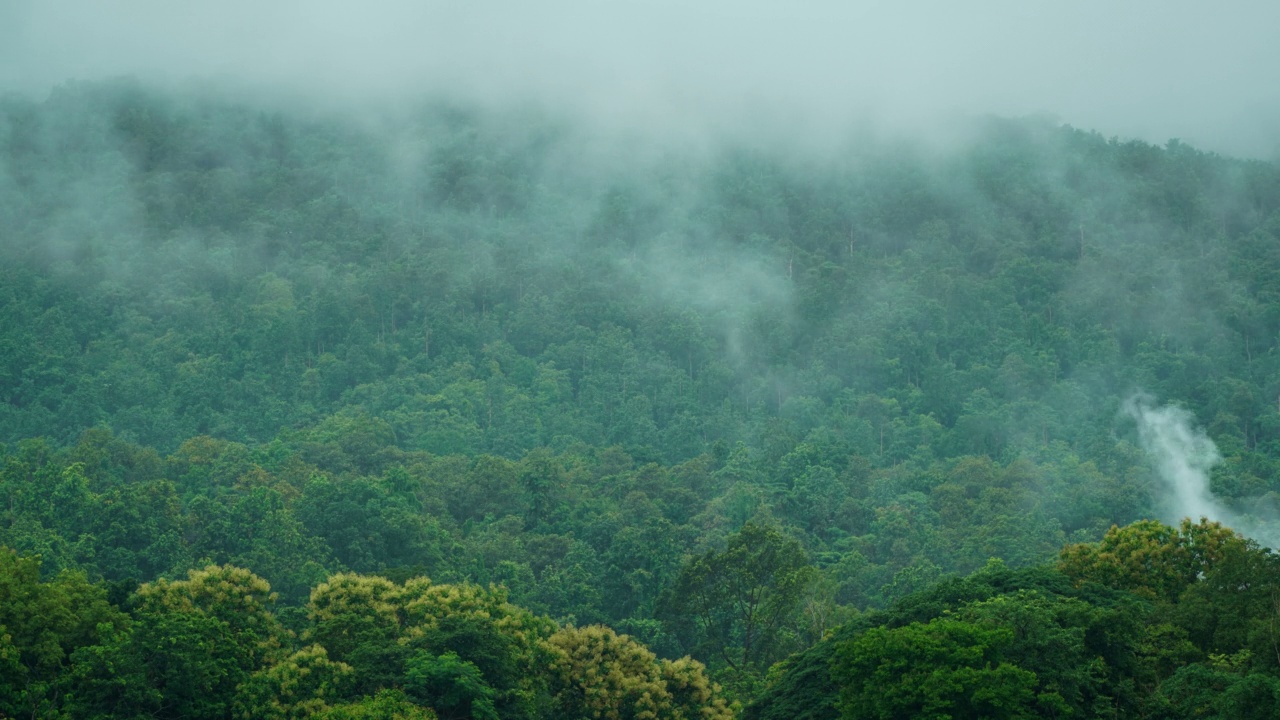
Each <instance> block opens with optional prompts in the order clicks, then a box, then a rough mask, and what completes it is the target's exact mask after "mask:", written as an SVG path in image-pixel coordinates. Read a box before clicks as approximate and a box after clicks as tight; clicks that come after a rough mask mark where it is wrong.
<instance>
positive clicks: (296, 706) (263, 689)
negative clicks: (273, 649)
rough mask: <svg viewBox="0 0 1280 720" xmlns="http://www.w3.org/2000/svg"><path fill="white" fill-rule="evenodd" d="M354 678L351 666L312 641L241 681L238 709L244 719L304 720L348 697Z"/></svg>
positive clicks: (235, 706)
mask: <svg viewBox="0 0 1280 720" xmlns="http://www.w3.org/2000/svg"><path fill="white" fill-rule="evenodd" d="M350 681H351V666H349V665H347V664H345V663H340V662H334V661H332V660H330V659H329V654H328V653H327V652H325V649H324V648H323V647H321V646H319V645H309V646H307V647H305V648H303V649H301V650H299V651H297V652H295V653H293V654H292V655H290V656H289V657H287V658H285V659H284V660H282V661H280V662H278V663H276V664H275V665H272V666H270V667H266V668H263V669H261V670H258V671H257V672H255V673H254V674H253V675H251V676H250V677H249V679H248V680H247V681H246V682H244V683H243V684H241V685H240V687H239V688H238V689H237V690H236V699H235V703H234V706H233V707H234V713H235V715H236V716H237V717H240V718H244V720H303V719H304V718H310V717H313V716H315V715H316V714H317V713H320V712H323V711H324V710H327V709H328V708H329V707H331V705H332V704H334V703H337V702H338V701H340V700H342V699H343V698H345V696H346V694H347V688H348V686H349V685H350V684H351V682H350Z"/></svg>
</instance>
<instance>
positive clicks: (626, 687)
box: [546, 625, 733, 720]
mask: <svg viewBox="0 0 1280 720" xmlns="http://www.w3.org/2000/svg"><path fill="white" fill-rule="evenodd" d="M546 645H547V646H548V647H549V648H550V649H551V651H552V654H553V658H554V659H553V660H552V662H551V668H550V669H551V690H552V693H553V697H554V703H555V711H556V717H559V718H564V719H565V720H579V719H582V720H586V719H590V720H659V719H663V720H668V719H669V720H686V719H688V720H693V719H694V718H703V719H705V720H728V719H729V718H732V717H733V713H732V711H731V710H730V709H729V707H728V705H727V704H726V703H725V701H724V699H723V698H721V697H719V693H718V688H716V687H715V686H714V685H713V684H712V683H711V682H710V681H709V680H708V679H707V677H706V673H705V672H704V668H703V666H702V665H701V663H698V662H696V661H694V660H691V659H689V658H684V659H682V660H677V661H674V662H670V661H665V660H664V661H661V662H660V661H658V659H657V657H656V656H655V655H654V654H653V653H652V652H650V651H649V649H648V648H646V647H645V646H644V645H642V644H641V643H639V642H636V641H635V640H633V639H632V638H631V637H629V636H627V635H618V634H617V633H615V632H614V631H613V630H611V629H609V628H607V627H604V626H601V625H592V626H588V627H583V628H575V627H572V626H570V627H565V628H562V629H561V630H559V631H558V632H556V633H555V634H554V635H552V636H551V637H550V638H548V639H547V640H546Z"/></svg>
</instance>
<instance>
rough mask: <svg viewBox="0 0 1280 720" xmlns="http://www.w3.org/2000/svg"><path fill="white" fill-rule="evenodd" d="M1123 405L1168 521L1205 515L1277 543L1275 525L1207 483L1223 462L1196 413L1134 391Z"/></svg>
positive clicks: (1174, 522) (1256, 536)
mask: <svg viewBox="0 0 1280 720" xmlns="http://www.w3.org/2000/svg"><path fill="white" fill-rule="evenodd" d="M1123 410H1124V412H1125V414H1126V415H1128V416H1129V417H1130V418H1132V419H1133V420H1134V422H1136V423H1137V427H1138V437H1139V439H1140V441H1141V443H1142V448H1143V450H1144V451H1146V453H1147V455H1148V456H1150V458H1151V460H1152V462H1153V463H1154V465H1155V470H1156V473H1157V474H1158V475H1159V476H1160V480H1161V481H1162V482H1163V485H1164V487H1163V490H1164V492H1163V496H1162V497H1160V498H1158V499H1157V501H1158V505H1159V506H1160V507H1161V508H1162V509H1163V511H1164V514H1165V517H1164V520H1166V521H1167V522H1169V523H1171V524H1173V525H1175V526H1176V525H1177V524H1178V523H1179V522H1181V521H1182V520H1183V519H1184V518H1189V519H1190V520H1191V521H1192V522H1195V521H1198V520H1200V519H1201V518H1206V519H1208V520H1212V521H1214V522H1219V523H1222V524H1223V525H1226V526H1227V527H1230V528H1232V529H1233V530H1236V531H1238V532H1240V533H1242V534H1244V535H1246V536H1248V537H1252V538H1253V539H1255V540H1258V541H1259V542H1262V543H1264V544H1266V545H1268V546H1270V547H1277V546H1280V533H1277V532H1276V528H1275V526H1274V524H1272V523H1267V522H1265V521H1264V520H1262V519H1259V518H1256V517H1252V516H1247V515H1244V514H1241V513H1238V512H1236V511H1234V510H1232V509H1231V508H1229V507H1227V506H1226V505H1225V504H1224V503H1223V502H1222V501H1221V500H1220V499H1219V498H1218V497H1216V496H1215V495H1214V493H1213V490H1212V489H1211V487H1210V473H1211V471H1212V470H1213V468H1214V467H1215V466H1216V465H1218V464H1219V463H1221V462H1222V455H1221V453H1219V451H1218V446H1217V445H1216V444H1215V443H1214V442H1213V440H1212V439H1211V438H1210V437H1209V436H1208V435H1207V434H1205V432H1204V430H1203V429H1201V428H1200V427H1199V426H1197V425H1196V421H1195V416H1193V415H1192V414H1191V413H1190V412H1189V411H1187V410H1186V409H1184V408H1181V407H1178V406H1176V405H1163V406H1159V405H1156V404H1154V400H1153V398H1151V397H1149V396H1146V395H1142V394H1139V395H1134V396H1133V397H1130V398H1129V399H1128V400H1126V401H1125V403H1124V406H1123Z"/></svg>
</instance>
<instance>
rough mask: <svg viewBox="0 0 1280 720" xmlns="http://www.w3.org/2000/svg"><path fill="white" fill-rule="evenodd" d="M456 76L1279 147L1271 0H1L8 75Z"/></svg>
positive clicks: (437, 85)
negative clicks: (1047, 119)
mask: <svg viewBox="0 0 1280 720" xmlns="http://www.w3.org/2000/svg"><path fill="white" fill-rule="evenodd" d="M121 74H133V75H137V76H139V77H142V78H144V79H157V80H166V81H173V80H182V79H184V78H187V77H191V76H196V77H202V78H214V79H218V80H234V81H236V82H248V83H251V84H254V85H256V86H259V87H269V88H290V89H296V90H299V91H303V92H307V93H312V94H315V95H318V96H324V97H326V98H329V99H333V100H337V101H340V102H350V103H357V102H362V101H367V100H368V99H369V98H370V97H377V96H392V97H394V96H403V95H406V94H410V93H420V92H422V91H433V90H441V89H444V90H448V91H451V92H455V93H465V94H470V95H474V96H476V97H477V98H480V99H487V100H499V101H502V100H508V99H510V100H529V99H534V100H538V101H542V102H546V103H553V104H555V105H558V106H562V107H565V108H568V109H571V110H584V111H589V112H591V113H592V114H593V115H594V116H596V117H598V118H600V119H604V120H608V121H618V122H622V121H625V122H629V123H633V124H638V125H641V126H643V125H644V124H646V123H649V124H653V125H654V126H655V127H656V126H660V125H663V124H666V125H672V126H679V125H682V124H683V125H690V126H715V125H716V124H717V123H727V122H735V121H736V120H737V119H740V118H741V117H742V116H752V115H758V116H761V117H763V116H770V117H773V118H775V121H776V120H779V119H780V120H782V121H783V122H787V121H789V120H795V121H796V122H797V126H799V124H802V123H808V124H810V125H815V126H818V125H820V126H838V125H841V124H843V123H846V122H848V121H850V120H851V119H853V118H862V117H864V116H874V117H876V118H877V119H879V120H881V121H884V122H886V123H889V124H892V125H900V126H904V127H914V126H925V125H929V124H931V123H935V122H937V121H938V119H939V118H948V117H951V116H953V115H955V114H957V113H958V114H962V115H964V114H981V113H996V114H1001V115H1025V114H1048V115H1052V116H1054V117H1057V118H1059V119H1061V120H1062V121H1064V122H1068V123H1070V124H1072V125H1075V126H1078V127H1084V128H1089V129H1096V130H1098V131H1100V132H1102V133H1103V134H1105V135H1119V136H1135V137H1141V138H1143V139H1146V140H1150V141H1152V142H1158V143H1163V142H1164V141H1165V140H1167V139H1169V138H1171V137H1179V138H1182V139H1183V140H1186V141H1188V142H1191V143H1193V144H1196V145H1198V146H1201V147H1205V148H1208V149H1213V150H1217V151H1220V152H1226V153H1232V154H1243V155H1251V156H1260V157H1268V158H1274V157H1277V156H1280V1H1277V0H1267V1H1257V2H1253V1H1251V2H1225V1H1224V2H1218V3H1209V2H1204V1H1202V0H1201V1H1195V2H1190V1H1184V0H1162V1H1159V2H1157V1H1154V0H1108V1H1106V2H1103V1H1100V0H1062V1H1060V2H1052V3H1050V2H1034V1H1032V0H1022V1H1020V2H1015V1H1013V0H991V1H987V2H958V1H955V0H951V1H943V0H935V1H929V2H924V1H920V2H913V1H910V0H897V1H894V2H858V1H856V0H847V1H844V2H836V1H822V2H819V1H817V0H808V1H806V0H791V1H790V2H781V1H780V2H762V1H761V0H732V1H730V0H706V1H704V2H697V1H696V0H683V1H677V0H646V1H644V2H640V1H633V0H595V1H588V0H548V1H546V2H538V1H537V0H505V1H500V0H451V1H441V0H420V1H418V2H410V1H408V0H365V1H364V2H359V3H357V2H335V1H323V0H313V1H303V0H274V1H273V0H253V1H249V0H220V1H219V2H196V1H195V0H0V87H3V88H5V89H14V90H21V91H27V92H35V93H39V92H43V91H44V90H47V89H48V88H49V87H50V86H51V85H55V84H57V83H60V82H63V81H65V80H68V79H89V78H95V77H102V76H111V75H121Z"/></svg>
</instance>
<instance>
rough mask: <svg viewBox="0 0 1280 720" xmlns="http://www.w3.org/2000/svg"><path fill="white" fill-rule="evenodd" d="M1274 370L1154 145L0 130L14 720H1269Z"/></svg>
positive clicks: (974, 127) (293, 120)
mask: <svg viewBox="0 0 1280 720" xmlns="http://www.w3.org/2000/svg"><path fill="white" fill-rule="evenodd" d="M1278 345H1280V166H1277V165H1276V164H1275V163H1269V162H1263V161H1245V160H1236V159H1231V158H1224V157H1220V156H1217V155H1214V154H1209V153H1204V152H1201V151H1198V150H1196V149H1194V148H1192V147H1189V146H1188V145H1185V144H1183V143H1180V142H1178V141H1170V142H1169V143H1167V144H1166V145H1165V146H1163V147H1161V146H1153V145H1150V144H1146V143H1143V142H1139V141H1127V140H1120V139H1109V138H1107V137H1104V136H1102V135H1100V134H1097V133H1092V132H1087V131H1082V130H1078V129H1074V128H1071V127H1068V126H1063V125H1060V124H1058V123H1055V122H1050V121H1048V120H1045V119H1039V118H1029V119H1002V118H987V119H983V120H979V121H969V122H967V123H966V124H965V125H964V127H963V128H959V129H957V130H956V132H955V133H954V134H953V136H952V137H950V138H948V139H947V140H945V141H944V140H933V141H925V140H919V139H914V140H907V139H903V138H901V137H894V136H889V135H878V134H876V133H872V132H869V131H868V132H859V133H854V134H851V135H850V136H849V137H847V138H844V139H843V140H841V141H839V142H834V141H833V143H832V145H831V146H830V147H828V148H826V149H825V150H824V151H823V152H820V153H819V152H816V151H814V150H813V148H812V143H808V144H806V143H800V142H797V143H795V144H794V147H793V146H791V145H788V144H787V143H786V142H769V143H752V142H747V141H746V140H741V139H739V140H734V139H728V138H726V139H723V140H720V141H715V142H711V141H697V142H695V141H692V140H690V139H688V138H666V139H655V138H636V137H624V136H620V135H619V134H617V133H610V132H608V131H605V130H603V129H600V128H596V127H590V126H586V125H583V124H579V123H575V122H573V121H571V120H570V119H566V118H564V117H561V116H557V115H556V114H554V113H552V112H549V111H546V110H536V109H531V108H495V107H489V106H480V105H469V104H462V103H453V102H448V101H444V100H438V99H437V100H424V101H423V102H421V103H417V104H414V105H412V106H409V105H406V106H404V107H401V108H398V109H396V110H394V111H390V110H388V111H387V112H384V113H368V114H365V115H361V116H353V115H349V114H342V113H336V112H327V111H323V110H320V109H316V108H309V109H306V108H298V107H284V106H283V105H281V104H278V103H277V104H273V103H268V102H264V101H261V100H259V101H255V102H248V101H245V100H243V99H237V98H235V97H233V96H231V95H229V94H226V93H216V92H195V91H176V90H159V89H155V88H152V87H149V86H146V85H143V84H141V83H138V82H136V81H132V80H118V81H109V82H105V81H104V82H94V83H73V84H67V85H64V86H61V87H59V88H57V89H55V90H54V91H52V92H51V93H50V94H49V95H48V97H47V98H42V99H33V98H29V97H24V96H4V97H0V400H2V401H3V402H0V546H3V547H0V717H46V718H57V717H67V718H81V717H83V718H108V717H112V718H114V717H121V718H142V717H148V718H231V717H237V718H239V717H243V718H312V717H314V718H392V717H407V718H430V717H437V718H440V719H441V720H444V719H445V718H479V719H485V720H488V719H489V718H504V719H505V718H705V719H706V720H713V719H715V718H731V717H745V718H754V719H758V720H765V719H766V718H767V719H768V720H784V719H786V718H813V719H815V720H816V719H818V718H832V719H834V718H837V717H842V718H886V717H921V718H969V717H973V718H978V717H999V718H1023V717H1055V718H1071V717H1079V718H1091V717H1143V718H1191V717H1196V718H1204V717H1222V718H1228V717H1229V718H1245V717H1274V716H1275V713H1276V712H1277V711H1278V710H1277V709H1278V708H1280V600H1278V599H1277V598H1280V567H1278V566H1277V562H1278V561H1277V559H1276V556H1274V555H1273V554H1272V553H1271V552H1270V550H1269V549H1268V548H1267V546H1268V545H1270V544H1273V543H1274V542H1276V539H1280V530H1277V526H1278V525H1280V523H1276V522H1273V520H1274V519H1275V518H1276V517H1277V516H1278V513H1280V473H1278V472H1277V471H1278V470H1280V462H1278V458H1280V353H1278V352H1277V346H1278ZM1135 403H1136V404H1137V405H1140V406H1142V407H1148V406H1150V407H1165V406H1168V407H1172V408H1174V412H1175V414H1174V415H1173V416H1172V417H1173V418H1174V419H1175V420H1176V421H1177V422H1178V423H1180V426H1179V427H1180V429H1181V430H1182V431H1183V432H1184V434H1185V436H1186V437H1187V438H1190V440H1189V441H1188V442H1189V443H1190V445H1188V446H1187V447H1189V448H1190V449H1189V450H1188V449H1187V447H1183V448H1181V450H1180V449H1179V448H1178V447H1174V448H1172V449H1169V448H1165V450H1166V451H1167V452H1166V454H1168V453H1175V454H1176V453H1177V452H1182V451H1186V452H1194V453H1197V454H1198V456H1197V457H1195V458H1191V459H1190V460H1187V459H1185V458H1183V459H1182V460H1185V462H1181V464H1179V465H1177V468H1175V469H1177V470H1178V471H1179V472H1184V471H1185V472H1184V474H1185V473H1191V474H1196V473H1199V474H1201V475H1203V476H1204V477H1203V480H1204V482H1205V483H1207V484H1206V486H1205V487H1203V488H1199V489H1197V491H1196V492H1197V493H1198V494H1197V496H1196V497H1197V498H1198V500H1199V501H1200V503H1201V504H1200V505H1196V506H1195V507H1212V508H1214V509H1215V510H1216V511H1217V512H1216V517H1210V518H1209V519H1207V520H1201V519H1200V518H1197V517H1193V518H1191V519H1190V520H1189V521H1186V522H1182V521H1181V515H1182V514H1184V511H1185V508H1186V507H1188V505H1187V504H1186V503H1185V502H1183V503H1182V504H1179V497H1182V495H1180V492H1181V490H1180V488H1181V486H1180V485H1179V482H1181V481H1180V480H1179V478H1175V477H1171V476H1170V472H1169V467H1170V462H1167V461H1168V460H1169V458H1164V460H1163V461H1162V458H1161V457H1158V455H1159V454H1160V448H1153V446H1152V444H1151V443H1150V442H1148V437H1147V434H1146V429H1145V427H1144V423H1145V422H1146V421H1145V420H1144V419H1143V418H1144V417H1145V416H1144V415H1143V414H1142V413H1135V412H1134V411H1133V407H1135ZM1126 408H1127V409H1126ZM1183 426H1185V427H1183ZM1179 437H1181V436H1179ZM1174 459H1175V460H1177V459H1178V458H1174ZM1174 474H1177V473H1174ZM1184 499H1185V498H1184ZM1213 520H1219V521H1222V522H1223V523H1225V525H1229V526H1231V527H1234V528H1235V530H1239V531H1240V532H1236V531H1234V530H1232V529H1229V528H1228V527H1226V526H1225V525H1223V524H1218V523H1216V522H1213ZM1161 521H1163V523H1162V522H1161ZM1166 523H1167V524H1166ZM1251 713H1252V714H1251Z"/></svg>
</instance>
